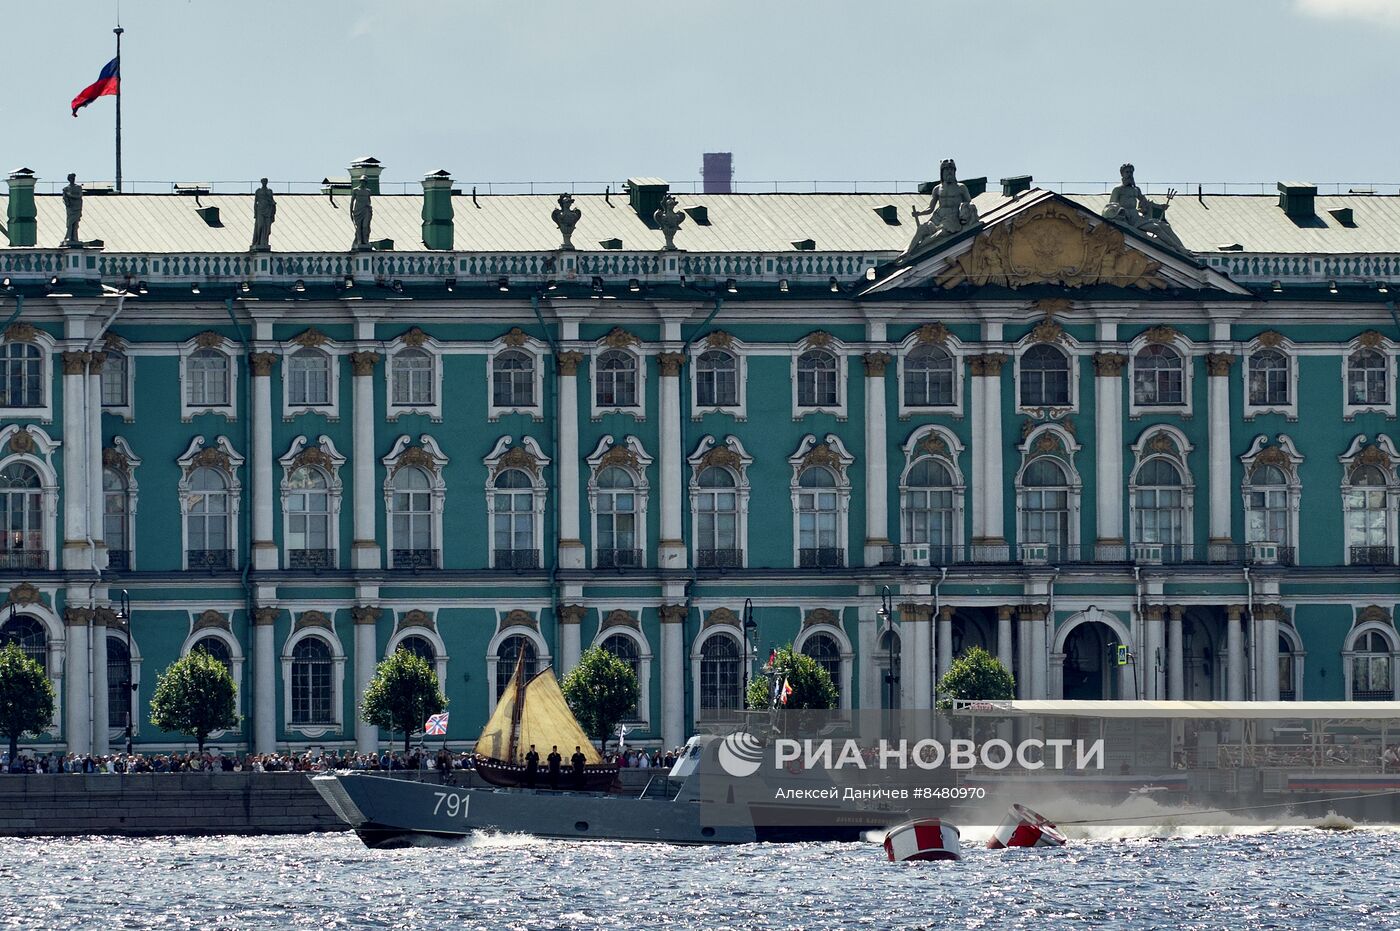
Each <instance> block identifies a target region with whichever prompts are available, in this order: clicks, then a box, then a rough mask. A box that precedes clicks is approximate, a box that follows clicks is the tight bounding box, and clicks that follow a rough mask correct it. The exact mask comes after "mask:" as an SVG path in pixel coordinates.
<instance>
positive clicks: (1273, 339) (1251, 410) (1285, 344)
mask: <svg viewBox="0 0 1400 931" xmlns="http://www.w3.org/2000/svg"><path fill="white" fill-rule="evenodd" d="M1262 349H1276V350H1278V351H1279V352H1281V353H1283V357H1284V358H1285V359H1286V360H1288V403H1287V404H1251V403H1250V401H1249V363H1250V360H1251V359H1252V358H1253V357H1254V354H1255V353H1256V352H1259V351H1260V350H1262ZM1243 362H1244V364H1243V365H1241V366H1240V377H1241V378H1242V379H1243V380H1244V383H1243V387H1244V392H1243V394H1242V395H1241V400H1242V403H1243V404H1244V419H1245V420H1250V419H1252V418H1254V417H1257V416H1259V415H1260V414H1282V415H1284V416H1285V417H1286V418H1288V419H1289V420H1297V419H1298V348H1297V346H1295V345H1294V343H1293V341H1292V340H1291V339H1289V338H1288V337H1286V336H1284V335H1283V334H1282V333H1278V332H1276V331H1274V330H1268V331H1266V332H1264V333H1260V334H1259V335H1258V336H1256V337H1254V338H1253V339H1252V340H1250V341H1249V342H1247V343H1245V348H1244V359H1243ZM1342 369H1343V372H1345V370H1346V364H1345V361H1344V362H1343V365H1342ZM1345 377H1346V376H1345V374H1343V378H1345ZM1342 397H1343V399H1345V398H1346V394H1345V393H1343V395H1342Z"/></svg>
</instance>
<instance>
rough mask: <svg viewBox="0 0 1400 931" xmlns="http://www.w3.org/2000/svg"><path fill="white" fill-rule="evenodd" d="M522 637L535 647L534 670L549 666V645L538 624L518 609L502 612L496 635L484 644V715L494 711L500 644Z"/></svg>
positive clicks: (497, 684)
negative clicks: (512, 638) (515, 637)
mask: <svg viewBox="0 0 1400 931" xmlns="http://www.w3.org/2000/svg"><path fill="white" fill-rule="evenodd" d="M517 635H519V636H522V637H525V638H526V639H527V640H529V641H530V642H531V643H533V644H534V645H535V668H536V669H543V668H545V667H546V666H548V665H550V664H551V662H552V660H551V658H550V655H549V644H548V643H547V642H546V641H545V639H544V637H543V636H541V635H540V632H539V628H538V624H537V622H536V621H535V619H534V617H532V616H531V615H529V614H528V612H525V611H522V610H520V609H518V608H517V609H515V610H513V611H509V612H504V613H503V616H502V617H501V620H500V622H499V624H498V625H497V630H496V635H495V636H494V637H492V638H491V641H490V642H489V643H487V644H486V715H487V717H490V716H491V715H492V714H494V713H495V711H496V701H497V698H496V691H497V689H498V688H499V687H500V686H499V683H498V682H497V681H496V664H497V660H498V659H499V656H498V653H499V651H500V649H501V644H503V643H505V642H506V640H508V639H510V638H511V637H514V636H517Z"/></svg>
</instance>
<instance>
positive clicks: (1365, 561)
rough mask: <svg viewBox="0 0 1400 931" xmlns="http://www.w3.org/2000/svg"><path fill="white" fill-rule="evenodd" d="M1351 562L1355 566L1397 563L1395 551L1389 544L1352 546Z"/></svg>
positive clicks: (1391, 564)
mask: <svg viewBox="0 0 1400 931" xmlns="http://www.w3.org/2000/svg"><path fill="white" fill-rule="evenodd" d="M1351 564H1352V565H1353V566H1393V565H1395V552H1394V550H1392V549H1391V548H1390V547H1389V546H1353V547H1351Z"/></svg>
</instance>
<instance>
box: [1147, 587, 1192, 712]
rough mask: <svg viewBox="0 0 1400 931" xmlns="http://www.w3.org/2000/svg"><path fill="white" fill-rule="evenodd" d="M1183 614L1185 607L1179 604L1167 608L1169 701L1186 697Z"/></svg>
mask: <svg viewBox="0 0 1400 931" xmlns="http://www.w3.org/2000/svg"><path fill="white" fill-rule="evenodd" d="M1148 610H1151V609H1150V608H1149V609H1148ZM1159 610H1160V609H1159ZM1184 614H1185V609H1183V608H1182V607H1181V605H1171V606H1170V607H1168V608H1167V698H1168V700H1170V701H1181V700H1182V699H1183V698H1185V697H1186V668H1185V667H1186V656H1185V653H1184V652H1183V650H1182V642H1181V625H1182V623H1183V622H1182V616H1183V615H1184Z"/></svg>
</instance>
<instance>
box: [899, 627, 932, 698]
mask: <svg viewBox="0 0 1400 931" xmlns="http://www.w3.org/2000/svg"><path fill="white" fill-rule="evenodd" d="M932 614H933V608H932V606H930V605H926V604H915V603H912V602H906V603H905V604H902V605H900V606H899V619H900V624H901V627H902V628H903V630H904V634H905V641H904V649H903V651H902V653H903V657H904V663H905V664H906V666H905V668H906V669H908V671H909V674H910V683H909V686H908V688H907V690H906V691H905V695H906V696H908V699H909V700H908V703H907V704H906V705H905V706H904V707H906V708H909V709H911V710H918V711H921V710H924V709H926V708H929V707H930V706H931V703H932V699H933V666H932V663H931V662H930V656H929V654H930V652H931V651H932V647H933V642H932V639H931V633H932V632H931V631H930V629H929V628H930V622H929V618H930V616H931V615H932Z"/></svg>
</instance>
